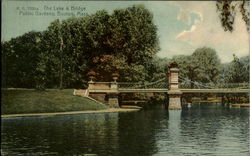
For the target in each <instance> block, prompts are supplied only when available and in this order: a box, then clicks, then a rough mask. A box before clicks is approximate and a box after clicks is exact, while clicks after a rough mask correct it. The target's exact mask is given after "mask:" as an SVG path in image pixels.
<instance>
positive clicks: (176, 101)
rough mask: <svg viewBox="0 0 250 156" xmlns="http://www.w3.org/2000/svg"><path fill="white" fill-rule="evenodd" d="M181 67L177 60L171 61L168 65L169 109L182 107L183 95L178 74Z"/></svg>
mask: <svg viewBox="0 0 250 156" xmlns="http://www.w3.org/2000/svg"><path fill="white" fill-rule="evenodd" d="M178 74H179V69H178V64H177V63H176V62H172V63H170V65H169V66H168V85H169V86H168V89H169V91H168V109H169V110H180V109H181V95H182V92H181V91H180V90H179V80H178V76H179V75H178Z"/></svg>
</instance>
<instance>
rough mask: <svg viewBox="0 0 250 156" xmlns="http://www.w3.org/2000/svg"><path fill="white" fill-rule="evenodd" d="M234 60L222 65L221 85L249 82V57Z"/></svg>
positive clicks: (235, 57)
mask: <svg viewBox="0 0 250 156" xmlns="http://www.w3.org/2000/svg"><path fill="white" fill-rule="evenodd" d="M233 57H234V59H233V61H231V62H230V63H227V64H224V65H223V68H222V70H221V74H220V81H221V82H223V83H243V82H249V56H245V57H242V58H238V57H237V56H236V55H233Z"/></svg>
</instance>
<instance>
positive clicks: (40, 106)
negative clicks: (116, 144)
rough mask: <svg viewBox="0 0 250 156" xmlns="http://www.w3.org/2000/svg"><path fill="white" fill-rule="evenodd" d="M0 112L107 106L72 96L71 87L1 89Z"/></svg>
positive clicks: (15, 112) (85, 108)
mask: <svg viewBox="0 0 250 156" xmlns="http://www.w3.org/2000/svg"><path fill="white" fill-rule="evenodd" d="M1 103H2V105H1V107H2V109H1V114H19V113H48V112H66V111H83V110H101V109H107V108H108V106H106V105H104V104H101V103H98V102H96V101H94V100H91V99H88V98H85V97H80V96H74V95H73V89H65V90H57V89H47V90H46V91H37V90H34V89H7V90H6V89H2V99H1Z"/></svg>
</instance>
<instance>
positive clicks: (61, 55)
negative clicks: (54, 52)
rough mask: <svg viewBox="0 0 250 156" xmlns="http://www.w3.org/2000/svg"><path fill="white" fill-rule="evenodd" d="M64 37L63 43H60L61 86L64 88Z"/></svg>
mask: <svg viewBox="0 0 250 156" xmlns="http://www.w3.org/2000/svg"><path fill="white" fill-rule="evenodd" d="M62 59H63V39H62V37H61V44H60V71H59V72H60V81H59V82H60V84H59V88H60V89H63V60H62Z"/></svg>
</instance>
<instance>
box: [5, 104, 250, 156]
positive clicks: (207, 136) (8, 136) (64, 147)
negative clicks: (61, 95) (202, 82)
mask: <svg viewBox="0 0 250 156" xmlns="http://www.w3.org/2000/svg"><path fill="white" fill-rule="evenodd" d="M249 134H250V128H249V109H248V108H230V109H229V108H215V107H212V108H209V107H198V108H197V107H194V108H190V109H186V110H182V111H176V110H171V111H167V110H165V109H164V107H163V106H159V107H156V108H152V109H148V110H141V111H139V112H130V113H109V114H75V115H57V116H44V117H16V118H4V119H3V118H2V125H1V135H2V139H1V153H2V155H11V156H14V155H25V156H29V155H30V156H33V155H34V156H39V155H60V156H61V155H75V156H77V155H84V154H96V155H98V156H113V155H114V156H137V155H138V156H166V155H170V156H182V155H183V156H196V155H197V156H200V155H208V156H249V155H250V149H249V148H250V142H249V139H250V137H249Z"/></svg>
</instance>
